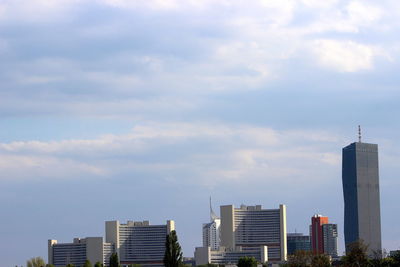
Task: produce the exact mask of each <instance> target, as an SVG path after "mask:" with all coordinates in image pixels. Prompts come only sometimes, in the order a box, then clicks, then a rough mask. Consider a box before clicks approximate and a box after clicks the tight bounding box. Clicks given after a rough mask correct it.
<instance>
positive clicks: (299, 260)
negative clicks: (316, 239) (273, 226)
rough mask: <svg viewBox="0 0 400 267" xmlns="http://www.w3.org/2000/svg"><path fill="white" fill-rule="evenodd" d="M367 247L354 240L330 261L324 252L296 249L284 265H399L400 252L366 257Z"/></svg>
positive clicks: (287, 266)
mask: <svg viewBox="0 0 400 267" xmlns="http://www.w3.org/2000/svg"><path fill="white" fill-rule="evenodd" d="M367 249H368V247H367V246H366V245H364V244H363V242H355V243H353V244H350V245H349V247H348V251H349V252H348V253H347V254H346V255H345V256H343V257H342V258H341V259H340V260H339V261H335V262H333V263H331V262H330V259H329V257H328V256H326V255H324V254H317V255H315V254H313V253H312V252H305V251H298V252H296V253H295V254H294V255H290V256H289V257H288V262H287V263H286V264H284V266H285V267H330V266H341V267H400V253H397V254H395V255H393V256H391V257H387V258H381V254H380V253H376V257H373V258H371V257H368V255H367Z"/></svg>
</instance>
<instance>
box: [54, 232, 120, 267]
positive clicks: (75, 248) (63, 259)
mask: <svg viewBox="0 0 400 267" xmlns="http://www.w3.org/2000/svg"><path fill="white" fill-rule="evenodd" d="M113 252H114V245H113V244H111V243H103V238H102V237H86V238H83V239H81V238H74V240H73V242H72V243H58V242H57V240H49V241H48V257H49V258H48V262H49V264H53V265H54V266H56V267H61V266H62V267H64V266H66V265H67V264H69V263H71V264H73V265H74V266H75V267H81V266H83V265H84V264H85V261H86V260H90V262H92V264H94V263H96V262H100V263H103V264H108V261H109V258H110V256H111V254H112V253H113Z"/></svg>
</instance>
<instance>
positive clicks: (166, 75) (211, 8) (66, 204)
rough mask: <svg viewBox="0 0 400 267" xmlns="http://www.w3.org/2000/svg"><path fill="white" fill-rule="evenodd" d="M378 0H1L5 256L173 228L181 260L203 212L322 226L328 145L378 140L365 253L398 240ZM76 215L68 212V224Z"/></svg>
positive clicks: (394, 77) (329, 211) (334, 173)
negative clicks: (214, 209) (317, 217)
mask: <svg viewBox="0 0 400 267" xmlns="http://www.w3.org/2000/svg"><path fill="white" fill-rule="evenodd" d="M399 10H400V3H398V2H396V1H392V0H383V1H379V3H377V2H376V1H370V0H366V1H355V0H354V1H350V0H349V1H346V0H329V1H317V0H282V1H281V0H279V1H278V0H255V1H251V2H249V1H231V0H221V1H211V0H200V1H191V0H190V1H183V0H165V1H159V0H147V1H144V0H143V1H141V0H137V1H130V0H76V1H69V0H60V1H46V0H30V1H23V0H4V1H1V2H0V59H1V60H0V129H1V130H0V214H1V215H2V217H1V218H2V220H1V222H0V226H1V227H0V237H1V238H0V250H1V251H2V255H5V256H4V258H3V262H2V264H4V265H5V266H15V265H18V266H20V265H25V263H26V260H27V259H29V258H31V257H35V256H42V257H43V258H46V255H47V242H46V240H48V239H49V238H55V239H57V240H59V242H61V243H62V242H71V238H73V237H86V236H98V235H99V233H103V232H104V229H103V228H104V226H103V224H102V222H104V221H110V220H120V221H126V220H149V221H151V222H152V223H154V224H163V223H165V220H167V219H173V220H175V221H176V230H177V232H178V235H179V237H180V243H181V245H182V247H183V251H184V254H185V255H189V256H190V255H192V254H193V251H194V248H195V247H197V246H200V245H201V244H202V228H201V224H202V223H204V222H208V220H209V210H208V208H207V207H208V197H209V196H210V195H211V196H212V197H213V201H214V203H215V205H216V206H221V205H228V204H234V205H235V206H240V204H242V203H245V204H248V205H255V204H262V205H263V206H264V207H277V206H278V205H279V204H281V203H283V204H285V205H286V207H287V214H286V215H287V232H289V233H293V232H296V231H297V232H302V233H308V224H309V218H310V216H311V215H312V214H325V215H327V216H329V219H330V221H332V222H334V223H336V224H338V230H339V254H342V253H343V251H344V239H343V238H344V233H343V230H344V228H343V225H344V221H343V211H344V206H343V192H342V179H341V148H343V147H344V146H345V145H347V144H349V143H352V142H354V141H357V129H356V127H357V125H361V126H362V127H363V141H365V142H367V143H375V144H379V152H380V154H379V156H380V158H379V160H380V162H379V163H380V166H379V167H380V190H381V218H382V247H383V248H385V249H387V250H395V249H399V246H400V229H399V228H398V227H397V226H398V225H399V224H400V215H398V214H397V213H396V212H393V203H398V202H399V195H398V193H397V188H399V187H400V181H399V179H398V178H397V176H398V173H399V172H400V167H399V166H398V162H399V160H400V144H399V142H398V132H399V130H400V123H399V121H398V120H397V118H398V117H399V115H400V107H399V105H398V99H400V90H399V89H398V88H399V78H398V69H399V66H400V49H399V47H400V40H399V37H398V34H397V31H398V25H399V17H400V16H399V14H398V13H399ZM77 218H79V219H77Z"/></svg>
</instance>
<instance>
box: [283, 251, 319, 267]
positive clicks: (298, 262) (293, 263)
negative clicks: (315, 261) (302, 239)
mask: <svg viewBox="0 0 400 267" xmlns="http://www.w3.org/2000/svg"><path fill="white" fill-rule="evenodd" d="M312 258H313V254H312V253H311V252H310V251H303V250H298V251H296V252H295V253H294V254H293V255H289V256H288V261H287V264H286V266H287V267H309V266H310V265H311V261H312Z"/></svg>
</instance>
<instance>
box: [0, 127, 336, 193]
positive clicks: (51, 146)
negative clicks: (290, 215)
mask: <svg viewBox="0 0 400 267" xmlns="http://www.w3.org/2000/svg"><path fill="white" fill-rule="evenodd" d="M299 139H300V140H303V142H304V143H307V146H303V145H299ZM337 140H338V138H337V137H335V136H332V135H331V134H327V133H324V132H314V133H313V134H312V135H310V133H308V132H301V131H296V132H291V131H287V132H282V131H277V130H274V129H271V128H263V127H254V126H251V125H216V124H202V123H199V124H188V123H150V124H143V125H137V126H135V127H134V128H133V129H132V131H131V132H130V133H128V134H125V135H104V136H100V137H98V138H95V139H87V140H63V141H53V142H43V141H26V142H11V143H3V144H0V169H1V173H2V176H1V179H9V178H10V177H13V178H14V179H28V180H29V179H47V178H50V177H51V178H52V179H82V178H84V177H87V178H96V177H98V178H101V179H108V178H118V176H121V175H128V174H129V176H133V177H135V175H140V176H143V175H146V176H148V177H153V179H157V180H160V181H165V180H168V181H170V182H171V181H174V182H176V183H182V182H183V183H186V184H196V185H201V186H206V187H214V186H217V185H220V184H224V183H227V182H234V183H238V184H241V183H246V182H248V181H254V182H258V183H261V184H264V183H266V182H268V183H280V182H279V181H282V182H283V183H287V181H288V180H290V181H292V182H293V183H302V182H306V181H310V180H317V179H318V175H317V173H319V172H323V170H324V169H325V168H337V167H338V165H339V159H338V157H339V156H338V155H337V154H336V152H334V151H330V149H329V145H327V144H331V145H332V144H336V142H337ZM315 165H318V167H317V168H315V167H314V166H315ZM187 174H190V177H186V176H187ZM183 177H186V178H185V179H184V180H182V179H183ZM283 178H285V180H283Z"/></svg>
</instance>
